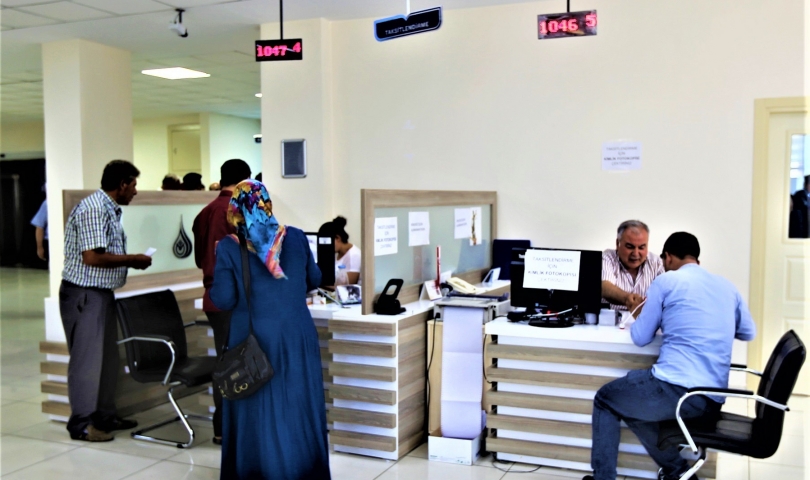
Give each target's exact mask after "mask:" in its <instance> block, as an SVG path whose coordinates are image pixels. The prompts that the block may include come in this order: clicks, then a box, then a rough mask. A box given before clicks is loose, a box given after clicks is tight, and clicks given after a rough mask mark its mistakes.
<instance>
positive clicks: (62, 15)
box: [3, 2, 112, 22]
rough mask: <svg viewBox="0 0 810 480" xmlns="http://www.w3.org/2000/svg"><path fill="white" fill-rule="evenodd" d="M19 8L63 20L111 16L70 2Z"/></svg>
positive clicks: (71, 20)
mask: <svg viewBox="0 0 810 480" xmlns="http://www.w3.org/2000/svg"><path fill="white" fill-rule="evenodd" d="M20 10H23V11H25V12H28V13H33V14H35V15H41V16H43V17H48V18H54V19H56V20H61V21H63V22H80V21H82V20H93V19H97V18H105V17H111V16H112V14H110V13H107V12H102V11H101V10H96V9H95V8H90V7H85V6H84V5H78V4H76V3H71V2H56V3H48V4H45V5H34V6H31V7H21V8H20ZM3 13H5V12H3Z"/></svg>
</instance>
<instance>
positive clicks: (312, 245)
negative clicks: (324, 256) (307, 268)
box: [304, 232, 318, 263]
mask: <svg viewBox="0 0 810 480" xmlns="http://www.w3.org/2000/svg"><path fill="white" fill-rule="evenodd" d="M304 235H306V236H307V243H309V249H310V250H311V251H312V258H314V259H315V263H317V262H318V234H317V233H314V232H304Z"/></svg>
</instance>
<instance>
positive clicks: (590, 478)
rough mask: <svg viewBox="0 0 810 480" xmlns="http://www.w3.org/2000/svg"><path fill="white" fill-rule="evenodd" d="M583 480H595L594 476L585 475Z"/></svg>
mask: <svg viewBox="0 0 810 480" xmlns="http://www.w3.org/2000/svg"><path fill="white" fill-rule="evenodd" d="M582 480H593V475H585V476H584V477H582Z"/></svg>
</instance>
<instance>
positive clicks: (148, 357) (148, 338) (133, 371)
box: [116, 290, 216, 448]
mask: <svg viewBox="0 0 810 480" xmlns="http://www.w3.org/2000/svg"><path fill="white" fill-rule="evenodd" d="M116 305H117V308H118V322H119V324H120V325H121V331H122V332H123V335H124V339H123V340H121V341H119V342H118V344H119V345H120V344H124V345H125V348H126V352H127V363H128V364H129V373H130V375H132V378H133V379H135V381H137V382H140V383H152V382H161V384H162V385H168V386H169V391H168V397H169V403H171V404H172V407H174V410H175V412H177V417H175V418H172V419H170V420H166V421H164V422H160V423H156V424H154V425H150V426H148V427H145V428H142V429H140V430H138V431H134V432H132V438H134V439H136V440H145V441H149V442H155V443H161V444H164V445H173V446H177V447H178V448H188V447H190V446H191V444H192V443H193V442H194V429H193V428H191V425H189V423H188V420H187V419H188V418H202V419H208V420H210V419H211V417H207V416H200V415H192V414H188V415H187V414H185V413H183V410H182V409H181V408H180V407H179V406H178V405H177V402H176V401H175V399H174V396H173V395H172V393H173V391H174V389H175V388H176V387H178V386H180V385H185V386H186V387H196V386H199V385H203V384H206V383H209V382H210V381H211V372H213V371H214V364H215V363H216V358H214V357H189V356H188V349H187V346H186V332H185V329H186V328H188V327H190V326H193V325H207V324H208V322H206V321H196V322H191V323H188V324H185V325H184V324H183V317H182V316H181V315H180V308H179V307H178V306H177V300H176V299H175V297H174V293H172V291H171V290H165V291H162V292H154V293H147V294H144V295H137V296H133V297H128V298H122V299H119V300H117V301H116ZM178 420H179V421H181V422H182V423H183V426H184V427H185V428H186V431H187V432H188V437H189V438H188V442H178V441H174V440H168V439H162V438H157V437H151V436H148V435H144V434H145V433H146V432H149V431H151V430H154V429H156V428H160V427H162V426H164V425H168V424H170V423H174V422H176V421H178Z"/></svg>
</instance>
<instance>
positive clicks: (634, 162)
mask: <svg viewBox="0 0 810 480" xmlns="http://www.w3.org/2000/svg"><path fill="white" fill-rule="evenodd" d="M602 170H609V171H620V170H641V142H605V143H603V144H602Z"/></svg>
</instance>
